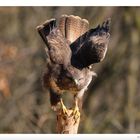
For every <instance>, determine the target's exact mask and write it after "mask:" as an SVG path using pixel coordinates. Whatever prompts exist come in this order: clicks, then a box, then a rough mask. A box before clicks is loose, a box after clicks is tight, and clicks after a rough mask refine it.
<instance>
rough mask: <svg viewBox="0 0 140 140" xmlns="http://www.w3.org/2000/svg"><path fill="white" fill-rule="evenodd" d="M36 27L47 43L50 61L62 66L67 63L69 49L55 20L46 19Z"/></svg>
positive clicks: (69, 55) (68, 61)
mask: <svg viewBox="0 0 140 140" xmlns="http://www.w3.org/2000/svg"><path fill="white" fill-rule="evenodd" d="M37 29H38V32H39V34H40V35H41V37H42V39H43V40H44V41H45V43H46V45H47V48H48V53H49V56H50V59H51V60H52V62H53V63H55V64H62V65H64V66H66V65H68V64H69V63H70V59H71V49H70V47H69V45H68V42H67V40H66V39H65V37H64V36H63V34H62V32H61V31H60V30H59V28H57V26H56V20H55V19H51V20H48V21H46V22H45V23H44V24H43V25H41V26H38V27H37Z"/></svg>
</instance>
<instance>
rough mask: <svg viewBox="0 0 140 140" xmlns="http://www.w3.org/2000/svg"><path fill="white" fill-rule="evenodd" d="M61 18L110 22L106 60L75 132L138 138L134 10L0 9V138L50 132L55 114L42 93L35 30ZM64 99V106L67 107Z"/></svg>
mask: <svg viewBox="0 0 140 140" xmlns="http://www.w3.org/2000/svg"><path fill="white" fill-rule="evenodd" d="M62 14H68V15H70V14H74V15H78V16H81V17H82V18H85V19H88V20H89V23H90V27H91V28H92V27H96V26H97V25H98V24H100V23H102V22H103V21H104V20H105V19H106V18H108V17H111V19H112V24H111V31H110V33H111V39H110V43H109V49H108V52H107V55H106V58H105V60H104V61H103V62H101V63H99V64H95V65H94V70H95V72H96V73H97V74H98V77H97V78H96V79H95V80H93V82H92V84H91V85H90V87H89V89H88V91H87V93H86V94H85V97H84V106H83V113H82V118H81V123H80V127H79V133H140V8H136V7H4V8H2V7H1V8H0V133H56V115H55V113H54V112H53V111H52V110H51V107H50V102H49V94H48V93H47V92H46V91H44V90H43V89H42V86H41V76H42V72H43V69H44V68H45V63H46V59H45V51H44V47H45V44H44V42H43V41H42V40H41V38H40V36H39V35H38V33H37V31H36V26H37V25H39V24H41V23H43V22H44V21H45V20H47V19H50V18H59V17H60V16H61V15H62ZM68 98H69V95H67V97H65V102H69V100H68Z"/></svg>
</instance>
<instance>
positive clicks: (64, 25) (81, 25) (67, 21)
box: [59, 15, 89, 43]
mask: <svg viewBox="0 0 140 140" xmlns="http://www.w3.org/2000/svg"><path fill="white" fill-rule="evenodd" d="M59 29H60V31H61V32H62V34H63V35H64V36H65V37H66V39H67V40H68V41H69V42H70V43H73V42H74V41H75V40H76V39H77V38H79V36H81V35H83V34H84V33H85V32H86V31H87V30H88V29H89V23H88V21H87V20H86V19H81V18H80V17H79V16H74V15H70V16H68V15H62V16H61V18H60V20H59Z"/></svg>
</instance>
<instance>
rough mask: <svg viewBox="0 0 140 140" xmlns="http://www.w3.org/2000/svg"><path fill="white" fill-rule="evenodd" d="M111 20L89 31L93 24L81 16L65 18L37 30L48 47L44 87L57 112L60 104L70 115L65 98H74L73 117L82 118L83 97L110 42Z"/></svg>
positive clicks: (43, 80)
mask: <svg viewBox="0 0 140 140" xmlns="http://www.w3.org/2000/svg"><path fill="white" fill-rule="evenodd" d="M110 22H111V19H110V18H108V19H107V20H105V21H104V22H103V23H102V24H101V25H98V26H97V27H96V28H92V29H89V22H88V20H86V19H82V18H81V17H79V16H74V15H62V16H61V17H60V18H59V19H57V20H56V19H55V18H52V19H50V20H46V21H45V22H44V23H43V24H41V25H39V26H37V31H38V33H39V34H40V36H41V38H42V39H43V41H44V42H45V44H46V47H45V52H46V59H47V64H46V68H45V70H44V73H43V76H42V83H43V87H45V88H46V89H49V92H50V103H51V106H52V108H54V110H55V109H56V108H57V106H58V105H59V104H61V106H62V111H63V113H67V108H66V107H65V105H64V103H63V99H62V95H63V94H66V93H71V94H73V95H74V103H75V107H74V109H73V113H74V114H75V116H76V115H77V116H78V117H79V114H80V113H79V108H82V103H83V96H84V93H85V91H86V90H87V89H88V86H89V84H90V83H91V81H92V79H93V77H94V76H95V77H96V76H97V74H96V73H95V72H94V71H93V70H92V66H93V64H94V63H99V62H101V61H103V59H104V58H105V55H106V52H107V48H108V43H109V38H110V33H109V30H110Z"/></svg>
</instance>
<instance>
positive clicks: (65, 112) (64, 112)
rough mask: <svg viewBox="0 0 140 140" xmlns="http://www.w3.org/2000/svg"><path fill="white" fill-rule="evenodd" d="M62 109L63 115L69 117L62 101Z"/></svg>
mask: <svg viewBox="0 0 140 140" xmlns="http://www.w3.org/2000/svg"><path fill="white" fill-rule="evenodd" d="M61 107H62V113H63V114H64V115H68V110H67V108H66V106H65V105H64V103H63V101H62V99H61Z"/></svg>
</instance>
